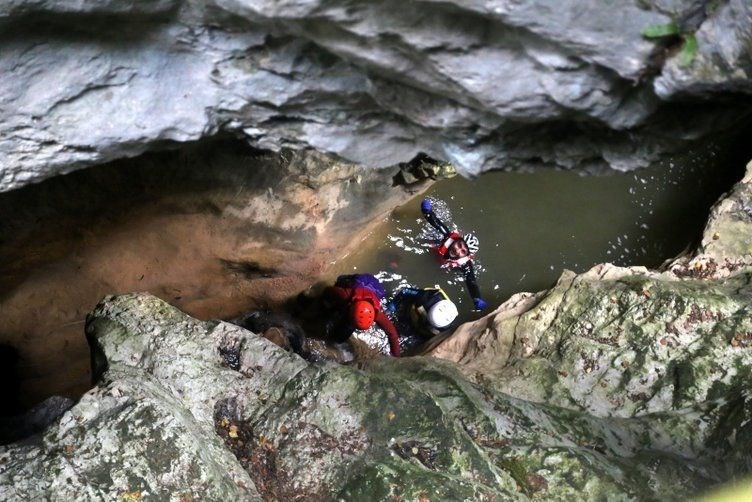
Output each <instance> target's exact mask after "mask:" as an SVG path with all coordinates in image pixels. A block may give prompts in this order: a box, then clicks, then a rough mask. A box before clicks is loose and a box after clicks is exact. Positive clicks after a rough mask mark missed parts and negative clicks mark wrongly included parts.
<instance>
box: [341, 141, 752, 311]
mask: <svg viewBox="0 0 752 502" xmlns="http://www.w3.org/2000/svg"><path fill="white" fill-rule="evenodd" d="M747 160H749V159H747V158H745V157H744V154H740V153H739V152H738V151H735V152H730V151H728V150H727V149H725V148H723V147H721V146H719V145H718V144H710V145H704V146H703V147H701V148H697V149H696V150H694V151H689V152H685V153H684V154H683V155H680V156H676V157H675V158H673V159H670V160H667V161H665V162H662V163H659V164H656V165H654V166H651V167H649V168H646V169H643V170H639V171H636V172H630V173H621V174H620V173H615V174H611V175H604V176H581V175H578V174H577V173H574V172H567V171H554V170H539V171H537V172H533V173H509V172H501V171H498V172H492V173H488V174H484V175H483V176H481V177H480V178H478V179H475V180H468V179H463V178H460V177H457V178H453V179H451V180H445V181H441V182H438V183H436V184H435V185H434V186H433V187H432V189H431V190H430V191H429V192H428V193H427V194H426V196H427V197H429V198H431V199H432V200H434V201H435V202H437V203H438V204H439V206H440V207H441V211H440V212H441V214H442V215H443V216H444V217H446V218H447V219H449V218H451V221H452V222H453V223H454V224H455V225H456V226H457V227H458V228H459V229H461V230H462V231H464V232H470V231H472V232H474V233H475V234H476V235H477V236H478V238H479V239H480V251H479V252H478V254H477V263H478V265H479V268H480V272H479V276H478V282H479V284H480V287H481V291H482V293H483V295H484V298H485V299H486V301H487V302H488V303H489V305H490V306H492V307H496V306H498V305H499V304H500V303H501V302H503V301H504V300H506V299H507V298H508V297H509V296H510V295H511V294H513V293H516V292H520V291H539V290H542V289H545V288H547V287H549V286H550V285H551V284H552V283H553V282H554V281H556V279H557V278H558V277H559V276H560V274H561V273H562V271H563V270H564V269H569V270H573V271H575V272H583V271H585V270H587V269H589V268H590V267H592V266H593V265H595V264H598V263H603V262H611V263H615V264H618V265H645V266H648V267H657V266H659V265H660V264H661V263H662V262H663V261H664V260H666V259H669V258H672V257H674V256H676V255H677V254H679V253H681V252H682V251H683V250H685V249H686V248H687V247H688V246H690V245H693V244H694V243H695V241H696V240H697V239H698V238H699V237H700V236H701V233H702V229H703V227H704V225H705V221H706V219H707V215H708V211H709V209H710V207H711V206H712V204H713V203H714V202H715V201H716V200H717V199H718V198H719V196H720V195H721V194H722V193H723V192H725V191H726V190H728V189H729V188H730V187H731V186H732V184H733V183H734V182H735V181H736V180H738V179H740V178H741V176H742V174H743V170H744V165H745V162H746V161H747ZM421 199H422V197H417V198H415V199H414V200H413V201H412V202H410V203H408V204H407V205H405V206H402V207H399V208H397V209H395V210H394V211H393V213H392V214H391V216H390V217H389V218H388V219H387V221H385V222H384V225H383V226H382V227H381V228H380V229H379V230H378V231H376V232H374V233H373V234H372V235H371V237H370V239H369V240H368V241H367V242H365V243H364V245H363V246H362V247H361V248H360V250H359V251H358V252H356V253H354V254H351V255H350V256H348V257H346V258H345V259H343V260H341V261H340V262H339V263H337V264H336V265H335V267H334V268H335V272H336V273H354V272H369V273H376V274H377V275H378V277H380V278H381V279H382V280H383V281H384V282H385V283H387V285H388V286H389V287H390V288H391V289H392V290H393V289H396V288H398V287H399V285H400V284H411V285H417V286H422V287H425V286H434V285H439V286H441V287H443V288H444V289H445V291H447V293H448V294H449V295H450V297H452V299H453V300H455V301H456V302H457V303H458V307H459V309H460V313H461V314H460V318H461V320H463V321H464V320H470V319H473V318H476V317H479V316H480V314H479V313H477V312H472V311H471V310H472V301H471V300H470V297H469V296H468V294H467V293H466V291H465V289H464V282H463V281H462V278H460V277H458V276H456V275H455V274H453V273H451V272H450V271H447V270H443V269H440V267H439V264H438V263H437V261H436V259H435V257H434V256H433V255H432V254H431V253H430V249H431V248H432V246H433V239H432V238H431V234H430V232H429V231H428V225H427V223H425V221H424V220H423V218H422V217H421V214H420V208H419V206H420V200H421Z"/></svg>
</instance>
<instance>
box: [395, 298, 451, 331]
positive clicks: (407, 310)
mask: <svg viewBox="0 0 752 502" xmlns="http://www.w3.org/2000/svg"><path fill="white" fill-rule="evenodd" d="M441 300H449V297H448V296H447V294H446V293H445V292H444V290H443V289H441V288H424V289H419V288H411V287H406V288H402V289H400V290H399V291H398V292H397V294H396V295H395V297H394V300H393V302H394V304H395V306H396V308H397V309H398V312H399V314H402V315H405V316H408V317H409V319H410V324H411V326H412V327H413V328H415V329H416V330H417V331H418V332H419V334H420V335H422V336H434V335H438V334H439V333H441V332H443V331H446V330H447V329H449V327H450V326H451V324H450V325H449V326H447V327H445V328H444V329H438V328H435V327H433V326H431V323H430V322H428V311H429V310H430V308H431V307H433V306H434V305H436V304H437V303H438V302H440V301H441Z"/></svg>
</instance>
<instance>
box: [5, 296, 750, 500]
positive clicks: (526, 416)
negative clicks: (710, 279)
mask: <svg viewBox="0 0 752 502" xmlns="http://www.w3.org/2000/svg"><path fill="white" fill-rule="evenodd" d="M87 334H88V336H89V340H90V343H91V346H92V356H93V357H92V359H93V363H94V367H95V371H96V373H97V374H99V375H101V378H100V380H99V383H98V384H97V386H96V387H95V388H94V389H92V390H91V391H89V392H88V393H87V394H86V395H85V396H84V397H83V398H82V399H81V400H80V401H79V403H78V404H76V405H75V406H74V407H73V408H72V409H71V410H69V411H68V412H66V413H65V414H64V415H63V416H62V417H61V418H60V419H59V420H58V421H57V422H56V423H55V424H53V425H52V426H51V427H50V428H49V429H48V430H47V431H46V432H45V434H44V435H43V437H42V438H41V440H40V441H39V442H38V443H37V444H32V445H24V444H14V445H9V446H5V447H0V498H3V499H38V498H47V497H53V498H77V499H82V498H83V499H91V500H98V499H114V498H123V497H125V498H127V497H129V496H130V497H137V498H139V497H140V498H143V499H148V498H169V497H172V498H180V497H183V498H190V497H193V498H201V499H206V500H238V499H239V500H257V499H262V498H263V499H267V500H268V499H277V500H294V499H298V498H314V499H318V498H321V499H332V498H343V499H348V500H352V499H362V498H368V499H377V500H390V499H393V498H394V497H398V498H402V499H403V500H419V499H424V498H428V499H433V498H436V499H443V500H448V499H452V500H459V499H477V500H490V499H496V498H528V497H529V498H536V499H541V500H543V499H551V498H572V497H585V498H599V497H605V496H616V495H617V494H622V495H624V496H628V497H636V498H646V497H647V498H653V497H655V498H666V497H669V498H675V497H677V496H681V494H683V493H693V492H694V491H696V490H698V489H699V488H700V487H702V486H705V485H707V484H709V483H714V482H718V481H720V480H723V479H726V478H727V477H728V476H730V475H732V474H733V473H734V472H738V471H740V470H743V469H744V464H743V462H742V463H736V462H735V460H738V459H739V458H741V457H740V455H742V454H746V450H747V449H748V448H749V447H750V446H752V445H750V444H748V443H749V440H748V439H747V438H748V437H750V436H749V434H748V433H747V427H748V426H747V425H745V424H746V423H747V422H748V421H747V420H746V418H745V417H746V416H748V415H749V413H748V409H747V407H748V403H747V399H746V394H744V393H737V394H736V397H735V399H733V400H732V399H727V400H725V401H721V400H719V401H716V402H715V403H712V404H710V403H709V404H705V405H704V406H689V407H685V408H683V409H682V410H681V411H665V412H662V413H659V414H652V415H646V416H642V417H634V418H609V417H596V416H593V415H591V414H590V413H586V412H582V411H578V410H573V409H566V408H560V407H556V406H551V405H547V404H535V403H533V402H528V401H525V400H521V399H517V398H514V397H510V396H508V395H507V394H505V393H502V392H500V391H499V390H498V389H497V388H495V385H487V384H486V383H482V382H479V383H471V382H470V381H468V380H467V379H465V378H464V377H462V375H461V373H459V372H458V371H457V370H456V369H455V368H454V366H453V365H452V364H450V363H446V362H440V361H437V360H435V359H428V358H413V359H404V360H400V359H392V358H383V359H377V360H374V361H372V363H371V364H370V365H369V368H368V370H366V371H364V370H359V369H356V368H353V367H349V366H339V365H336V364H331V363H327V364H311V363H307V362H306V361H304V360H303V359H301V358H299V357H298V356H296V355H294V354H291V353H289V352H286V351H284V350H283V349H281V348H280V347H278V346H276V345H275V344H273V343H271V342H270V341H268V340H266V339H264V338H262V337H259V336H257V335H255V334H253V333H251V332H249V331H246V330H244V329H242V328H240V327H238V326H234V325H231V324H227V323H224V322H216V321H212V322H201V321H197V320H195V319H192V318H190V317H188V316H186V315H185V314H183V313H181V312H180V311H179V310H177V309H175V308H174V307H171V306H169V305H168V304H166V303H164V302H162V301H161V300H158V299H156V298H154V297H152V296H149V295H145V294H132V295H123V296H117V297H108V298H106V299H105V300H104V301H103V302H102V303H100V305H99V306H98V307H97V308H96V310H95V311H94V312H93V313H92V314H91V315H90V317H89V319H88V323H87ZM228 347H232V348H233V350H234V352H236V353H237V358H236V359H234V360H233V362H231V363H228V361H227V359H226V358H225V356H224V355H223V351H224V350H225V349H227V348H228ZM698 421H699V423H700V424H702V426H701V427H697V426H696V424H697V423H698Z"/></svg>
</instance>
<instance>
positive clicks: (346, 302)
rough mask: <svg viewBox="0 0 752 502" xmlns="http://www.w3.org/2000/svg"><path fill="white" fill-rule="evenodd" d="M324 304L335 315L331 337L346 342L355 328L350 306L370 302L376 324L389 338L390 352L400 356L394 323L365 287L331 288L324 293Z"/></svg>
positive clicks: (377, 299)
mask: <svg viewBox="0 0 752 502" xmlns="http://www.w3.org/2000/svg"><path fill="white" fill-rule="evenodd" d="M323 300H324V304H325V305H327V306H328V307H329V308H330V310H331V311H332V312H333V313H335V316H334V317H335V319H334V322H333V325H332V326H331V328H330V332H329V334H330V336H332V338H333V339H334V340H335V341H336V342H344V341H346V340H347V339H348V338H350V336H351V335H352V334H353V331H355V329H356V328H355V326H353V324H352V322H351V320H350V317H349V315H348V313H349V311H350V306H351V305H352V303H353V302H354V301H356V300H368V301H370V302H371V303H372V304H373V307H374V312H375V314H376V316H375V318H374V322H375V323H376V324H377V325H378V326H379V327H380V328H381V329H383V330H384V332H385V333H386V334H387V337H389V351H390V352H391V354H392V355H393V356H394V357H399V355H400V345H399V334H398V333H397V328H395V327H394V324H392V321H390V320H389V318H388V317H387V316H386V315H385V314H384V312H383V311H382V310H381V302H380V299H379V297H378V296H377V295H376V294H375V293H374V292H373V291H372V290H370V289H368V288H365V287H357V286H355V287H343V286H329V287H328V288H326V289H325V290H324V293H323Z"/></svg>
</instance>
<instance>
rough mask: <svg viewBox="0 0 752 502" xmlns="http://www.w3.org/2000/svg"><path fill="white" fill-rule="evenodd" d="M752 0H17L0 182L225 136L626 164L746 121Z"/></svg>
mask: <svg viewBox="0 0 752 502" xmlns="http://www.w3.org/2000/svg"><path fill="white" fill-rule="evenodd" d="M750 9H751V7H750V5H749V3H748V2H746V1H745V0H729V1H723V2H710V1H701V0H694V1H688V2H678V1H663V0H650V1H634V2H632V1H627V2H606V1H602V0H589V1H587V2H583V1H581V0H571V1H569V0H568V1H562V2H555V3H551V2H547V1H535V2H514V1H509V0H495V1H492V2H478V1H469V2H435V1H413V0H410V1H407V2H405V1H401V2H391V1H389V2H378V3H374V2H369V1H357V2H352V1H348V2H341V1H337V0H318V1H316V0H311V1H308V2H293V1H284V2H278V1H274V2H267V1H252V2H251V1H249V2H240V1H229V0H212V1H209V2H203V1H201V2H199V1H194V0H182V1H181V0H154V1H148V2H144V1H138V2H135V1H125V2H114V1H108V2H90V1H84V2H81V1H75V2H74V1H69V0H57V1H55V0H45V1H34V2H31V1H26V2H24V1H20V0H14V1H11V2H6V3H5V4H4V5H3V6H2V7H0V24H2V26H3V27H4V32H3V35H2V38H1V39H0V46H1V47H2V51H0V66H1V67H3V68H6V69H9V70H8V71H6V72H4V74H3V77H2V82H3V85H1V86H0V191H3V190H10V189H13V188H17V187H20V186H23V185H25V184H27V183H30V182H34V181H38V180H41V179H43V178H46V177H49V176H54V175H56V174H60V173H64V172H69V171H71V170H73V169H78V168H80V167H82V166H86V165H91V164H96V163H102V162H104V161H107V160H111V159H114V158H119V157H126V156H133V155H136V154H139V153H141V152H143V151H144V150H146V149H155V148H163V147H165V146H167V145H171V144H174V143H175V142H185V141H192V140H197V139H200V138H204V137H208V136H212V135H215V134H217V133H219V132H227V133H231V134H234V135H237V136H239V137H242V138H244V139H246V140H247V141H249V142H250V143H251V144H253V145H255V146H257V147H261V148H266V149H273V150H278V149H280V148H281V147H286V146H292V147H296V148H299V147H313V148H314V149H317V150H319V151H323V152H328V153H331V154H336V155H338V156H341V157H344V158H346V159H349V160H351V161H354V162H356V163H361V164H364V165H367V166H388V165H394V164H396V163H397V162H401V161H407V160H409V159H411V158H413V157H414V156H415V155H416V154H417V153H418V152H425V153H427V154H429V155H431V156H433V157H435V158H438V159H444V160H448V161H451V162H453V163H454V164H456V165H457V166H458V168H459V169H460V171H461V172H462V173H464V174H468V175H471V174H476V173H478V172H481V171H483V170H486V169H490V168H510V169H512V168H521V167H529V166H531V165H556V166H559V167H564V168H580V169H589V170H596V169H603V168H606V167H610V168H613V169H618V170H628V169H633V168H636V167H639V166H644V165H646V164H648V163H649V162H651V161H654V160H655V159H657V158H659V157H660V156H661V155H662V154H665V153H667V152H670V151H675V150H678V149H683V148H685V147H686V145H687V142H688V141H693V140H695V139H697V138H698V137H702V136H706V135H709V134H723V131H726V130H729V128H731V127H732V126H734V125H735V124H736V123H737V122H739V121H740V120H746V119H748V118H749V115H750V113H749V112H750V109H751V107H750V99H749V94H750V89H751V87H750V78H749V71H750V67H751V65H752V62H751V60H750V51H749V50H748V46H749V42H750V36H751V35H750V33H751V31H752V16H751V13H750ZM672 23H673V24H672ZM666 26H671V27H672V28H671V29H668V28H665V27H666ZM661 27H664V28H663V31H664V32H666V33H668V35H667V36H665V37H662V38H658V39H647V38H645V37H644V36H643V32H645V31H646V30H648V32H649V31H650V30H651V29H652V30H653V31H656V29H658V31H661ZM729 97H733V100H729V99H728V98H729Z"/></svg>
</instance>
